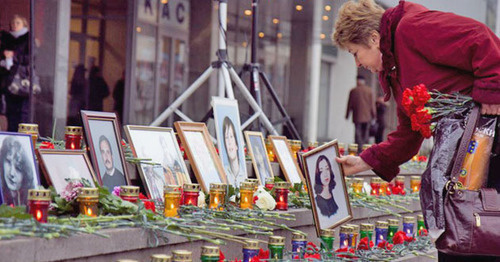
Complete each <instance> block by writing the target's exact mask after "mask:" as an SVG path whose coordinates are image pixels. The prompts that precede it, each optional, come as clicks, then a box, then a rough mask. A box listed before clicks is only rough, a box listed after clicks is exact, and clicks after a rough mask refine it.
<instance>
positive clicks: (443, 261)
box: [438, 251, 500, 262]
mask: <svg viewBox="0 0 500 262" xmlns="http://www.w3.org/2000/svg"><path fill="white" fill-rule="evenodd" d="M438 261H439V262H499V261H500V258H498V257H487V256H454V255H448V254H445V253H442V252H439V251H438Z"/></svg>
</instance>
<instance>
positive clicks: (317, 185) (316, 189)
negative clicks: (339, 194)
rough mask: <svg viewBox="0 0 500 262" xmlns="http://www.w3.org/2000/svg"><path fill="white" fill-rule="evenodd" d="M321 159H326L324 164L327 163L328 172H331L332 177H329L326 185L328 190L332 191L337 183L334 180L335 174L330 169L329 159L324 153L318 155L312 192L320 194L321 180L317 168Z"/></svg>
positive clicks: (321, 189)
mask: <svg viewBox="0 0 500 262" xmlns="http://www.w3.org/2000/svg"><path fill="white" fill-rule="evenodd" d="M321 161H326V164H327V165H328V168H329V169H330V174H332V177H331V179H330V184H329V185H328V190H329V191H330V192H332V191H333V189H334V188H335V186H336V185H337V183H336V182H335V174H334V173H333V170H332V164H331V163H330V160H328V158H327V157H326V156H325V155H321V156H319V157H318V160H317V161H316V170H315V175H314V182H315V183H314V192H316V194H321V192H322V191H323V183H322V182H321V171H320V170H319V163H320V162H321Z"/></svg>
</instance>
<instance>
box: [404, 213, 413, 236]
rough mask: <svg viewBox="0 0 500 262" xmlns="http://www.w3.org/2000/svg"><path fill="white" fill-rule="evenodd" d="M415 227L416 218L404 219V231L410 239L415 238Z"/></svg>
mask: <svg viewBox="0 0 500 262" xmlns="http://www.w3.org/2000/svg"><path fill="white" fill-rule="evenodd" d="M414 227H415V217H403V231H404V232H405V233H406V235H407V236H408V237H413V228H414Z"/></svg>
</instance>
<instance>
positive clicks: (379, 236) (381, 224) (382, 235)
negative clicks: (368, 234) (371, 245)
mask: <svg viewBox="0 0 500 262" xmlns="http://www.w3.org/2000/svg"><path fill="white" fill-rule="evenodd" d="M388 227H389V226H388V223H387V222H385V221H377V223H375V245H376V246H378V244H379V243H380V242H382V241H387V228H388Z"/></svg>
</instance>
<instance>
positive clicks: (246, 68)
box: [240, 0, 302, 140]
mask: <svg viewBox="0 0 500 262" xmlns="http://www.w3.org/2000/svg"><path fill="white" fill-rule="evenodd" d="M258 5H259V0H252V36H251V38H252V41H251V47H252V48H251V58H250V64H245V65H243V70H242V71H241V72H240V76H243V75H244V74H245V73H250V90H251V92H252V95H253V96H254V97H255V99H256V101H257V103H258V104H259V107H260V108H262V99H261V91H260V83H259V81H260V79H262V81H263V82H264V86H266V88H267V91H269V94H270V95H271V97H272V99H273V101H274V104H275V105H276V107H278V110H279V112H280V113H281V116H282V119H281V120H279V121H277V123H282V122H284V123H285V125H286V126H287V127H288V129H289V130H290V132H291V135H292V137H293V138H294V139H297V140H302V139H301V138H300V134H299V132H298V131H297V128H296V127H295V125H294V124H293V122H292V119H291V118H290V116H289V115H288V113H287V112H286V109H285V107H284V106H283V104H282V103H281V102H280V99H279V97H278V94H276V91H274V88H273V86H272V84H271V82H270V81H269V78H267V75H266V73H264V72H263V71H261V70H260V65H259V63H257V40H258V39H259V38H258V36H257V32H258V30H257V22H258Z"/></svg>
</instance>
